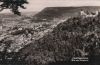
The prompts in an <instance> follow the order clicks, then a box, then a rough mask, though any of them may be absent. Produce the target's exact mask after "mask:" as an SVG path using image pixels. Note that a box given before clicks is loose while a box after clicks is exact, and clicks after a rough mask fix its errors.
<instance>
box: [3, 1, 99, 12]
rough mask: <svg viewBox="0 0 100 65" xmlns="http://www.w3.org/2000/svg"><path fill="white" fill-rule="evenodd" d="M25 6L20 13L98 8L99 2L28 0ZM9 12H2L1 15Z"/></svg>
mask: <svg viewBox="0 0 100 65" xmlns="http://www.w3.org/2000/svg"><path fill="white" fill-rule="evenodd" d="M28 2H29V4H25V6H26V7H27V9H20V11H21V12H32V11H41V10H42V9H44V8H45V7H68V6H100V0H28ZM4 12H10V10H7V9H6V10H4V11H2V12H1V13H4Z"/></svg>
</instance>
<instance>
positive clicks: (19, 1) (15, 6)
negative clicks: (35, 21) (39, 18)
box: [0, 0, 28, 15]
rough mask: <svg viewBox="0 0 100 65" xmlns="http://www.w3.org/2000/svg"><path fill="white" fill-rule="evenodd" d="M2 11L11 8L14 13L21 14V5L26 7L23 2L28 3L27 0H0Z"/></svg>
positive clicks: (0, 9)
mask: <svg viewBox="0 0 100 65" xmlns="http://www.w3.org/2000/svg"><path fill="white" fill-rule="evenodd" d="M0 3H1V4H0V11H2V10H4V9H11V11H12V12H13V13H14V14H17V15H21V12H19V7H20V8H23V9H26V8H25V7H24V5H23V4H28V2H27V0H0Z"/></svg>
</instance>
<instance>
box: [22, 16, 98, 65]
mask: <svg viewBox="0 0 100 65" xmlns="http://www.w3.org/2000/svg"><path fill="white" fill-rule="evenodd" d="M21 55H22V56H24V55H27V58H26V61H27V62H29V65H32V64H35V63H36V64H48V63H50V62H57V61H71V59H72V58H73V57H84V56H87V57H88V56H89V57H91V59H93V57H94V56H98V55H100V16H99V15H98V16H96V17H88V18H87V17H86V18H82V17H73V18H70V19H68V20H66V21H65V22H63V23H60V24H59V25H58V26H57V27H55V28H54V29H53V31H52V32H51V33H49V34H48V35H45V36H44V37H43V38H41V39H39V40H36V41H35V42H33V43H31V44H30V45H28V46H26V47H25V48H24V49H22V50H21ZM93 60H94V61H95V63H97V62H99V60H100V58H97V59H96V58H95V59H93ZM89 65H90V64H89Z"/></svg>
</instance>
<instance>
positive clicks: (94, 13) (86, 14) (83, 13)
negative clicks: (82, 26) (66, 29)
mask: <svg viewBox="0 0 100 65" xmlns="http://www.w3.org/2000/svg"><path fill="white" fill-rule="evenodd" d="M98 14H99V11H92V12H90V11H84V10H81V11H80V15H81V16H82V17H96V16H98Z"/></svg>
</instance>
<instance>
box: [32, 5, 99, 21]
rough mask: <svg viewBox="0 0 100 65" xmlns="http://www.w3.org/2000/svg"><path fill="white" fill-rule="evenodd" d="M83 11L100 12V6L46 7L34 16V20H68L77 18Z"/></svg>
mask: <svg viewBox="0 0 100 65" xmlns="http://www.w3.org/2000/svg"><path fill="white" fill-rule="evenodd" d="M81 9H83V10H86V11H96V10H100V6H82V7H46V8H45V9H43V10H42V11H41V12H39V13H37V14H36V15H35V16H34V19H37V20H42V19H48V20H52V19H53V18H63V17H64V18H66V17H69V16H77V15H78V13H79V11H80V10H81Z"/></svg>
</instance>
